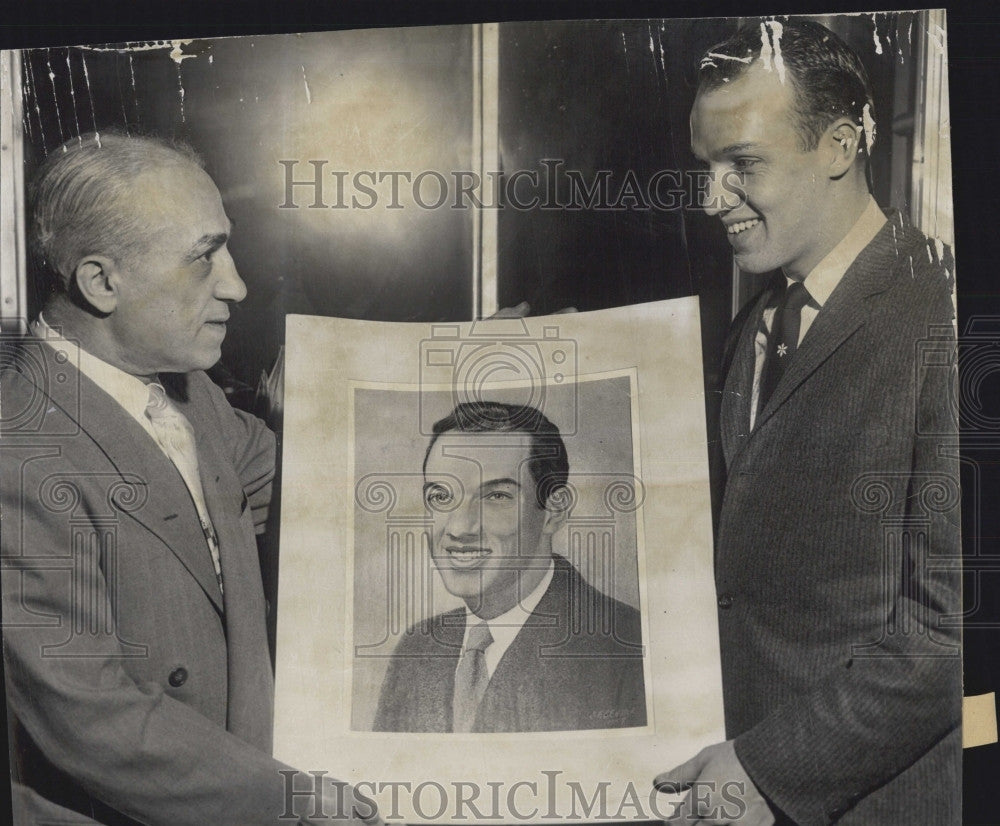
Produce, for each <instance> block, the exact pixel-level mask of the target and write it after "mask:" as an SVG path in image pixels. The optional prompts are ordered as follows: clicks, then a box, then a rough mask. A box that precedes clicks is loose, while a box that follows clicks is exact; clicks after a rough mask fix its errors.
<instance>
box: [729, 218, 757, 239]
mask: <svg viewBox="0 0 1000 826" xmlns="http://www.w3.org/2000/svg"><path fill="white" fill-rule="evenodd" d="M759 223H760V218H751V219H750V220H749V221H737V222H736V223H735V224H730V225H729V226H727V227H726V233H727V234H728V235H730V236H737V235H739V234H740V233H743V232H746V231H747V230H748V229H753V228H754V227H755V226H757V224H759Z"/></svg>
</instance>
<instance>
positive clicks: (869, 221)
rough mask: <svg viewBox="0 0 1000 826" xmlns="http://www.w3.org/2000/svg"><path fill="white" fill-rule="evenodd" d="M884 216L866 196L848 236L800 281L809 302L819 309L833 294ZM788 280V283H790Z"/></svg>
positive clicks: (883, 221)
mask: <svg viewBox="0 0 1000 826" xmlns="http://www.w3.org/2000/svg"><path fill="white" fill-rule="evenodd" d="M886 220H887V219H886V217H885V214H884V213H883V212H882V210H881V209H880V208H879V205H878V203H876V201H875V199H874V198H873V197H872V196H871V195H869V196H868V205H867V206H866V207H865V209H864V211H863V212H862V213H861V215H860V217H859V218H858V220H857V221H855V222H854V226H853V227H851V228H850V229H849V230H848V232H847V235H845V236H844V237H843V238H841V239H840V243H839V244H837V246H835V247H834V248H833V249H832V250H830V252H828V253H827V254H826V257H824V258H823V260H822V261H820V262H819V263H818V264H817V265H816V266H815V267H813V268H812V270H811V271H810V272H809V275H807V276H806V277H805V279H804V281H803V284H804V285H805V288H806V289H807V290H808V291H809V297H810V299H811V302H812V303H814V304H816V305H818V306H819V307H822V306H823V305H824V304H826V301H827V299H828V298H829V297H830V295H831V294H832V293H833V291H834V289H835V288H836V287H837V285H838V284H839V283H840V281H841V279H842V278H843V277H844V275H845V273H846V272H847V269H848V267H850V266H851V264H853V263H854V259H855V258H857V257H858V255H860V254H861V251H862V250H863V249H864V248H865V247H867V246H868V245H869V244H870V243H871V241H872V239H873V238H874V237H875V236H876V235H878V232H879V230H880V229H882V226H883V225H884V224H885V222H886ZM790 282H791V279H789V283H790Z"/></svg>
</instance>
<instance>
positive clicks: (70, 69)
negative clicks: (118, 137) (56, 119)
mask: <svg viewBox="0 0 1000 826" xmlns="http://www.w3.org/2000/svg"><path fill="white" fill-rule="evenodd" d="M66 75H67V77H68V78H69V96H70V99H71V100H72V101H73V122H74V123H75V124H76V139H77V140H78V141H79V142H80V145H81V146H82V145H83V135H82V134H81V133H82V132H83V130H82V129H80V116H79V115H77V113H76V88H75V87H74V86H73V64H71V63H70V62H69V49H67V50H66Z"/></svg>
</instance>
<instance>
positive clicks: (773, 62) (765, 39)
mask: <svg viewBox="0 0 1000 826" xmlns="http://www.w3.org/2000/svg"><path fill="white" fill-rule="evenodd" d="M769 27H770V29H771V34H770V36H768V33H767V30H768V28H769ZM782 32H784V27H783V26H782V25H781V24H780V23H779V22H778V21H777V20H766V21H764V22H763V23H761V24H760V59H761V61H762V62H763V63H764V70H765V71H768V72H770V71H771V70H772V66H773V69H774V71H776V72H777V73H778V80H780V81H781V82H782V83H784V82H785V61H784V58H782V56H781V35H782Z"/></svg>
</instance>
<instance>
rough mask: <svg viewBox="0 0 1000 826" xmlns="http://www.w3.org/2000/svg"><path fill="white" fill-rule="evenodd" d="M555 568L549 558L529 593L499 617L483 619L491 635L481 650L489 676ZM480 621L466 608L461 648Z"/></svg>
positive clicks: (521, 626)
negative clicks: (544, 569) (484, 648)
mask: <svg viewBox="0 0 1000 826" xmlns="http://www.w3.org/2000/svg"><path fill="white" fill-rule="evenodd" d="M555 570H556V566H555V560H551V561H550V562H549V567H548V570H547V571H546V572H545V575H544V576H543V577H542V579H541V581H540V582H539V583H538V585H536V586H535V587H534V589H532V591H531V593H530V594H528V595H527V596H526V597H525V598H524V599H522V600H520V601H519V602H518V603H517V604H516V605H515V606H514V607H513V608H511V609H510V610H509V611H507V612H506V613H503V614H501V615H500V616H499V617H494V618H493V619H491V620H485V622H486V624H487V625H488V626H489V628H490V634H491V635H492V637H493V642H492V643H491V644H490V645H489V646H488V647H487V648H486V650H485V651H484V652H483V655H484V656H485V658H486V670H487V671H488V672H489V675H490V677H492V676H493V672H494V671H495V670H496V667H497V665H498V664H499V663H500V660H501V658H502V657H503V655H504V654H505V653H507V649H508V648H510V646H511V643H513V642H514V638H515V637H516V636H517V635H518V633H520V631H521V628H523V627H524V624H525V622H527V621H528V617H530V616H531V614H532V613H533V612H534V610H535V609H536V608H537V607H538V603H539V602H541V601H542V597H543V596H544V595H545V592H546V591H547V590H548V589H549V585H550V584H551V583H552V577H553V575H554V574H555ZM480 622H484V620H483V619H482V618H481V617H479V616H477V615H476V614H474V613H472V611H470V610H468V608H466V611H465V637H464V638H463V640H462V648H463V650H464V648H465V643H466V641H467V640H468V638H469V630H470V629H471V628H472V626H474V625H476V624H477V623H480Z"/></svg>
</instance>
